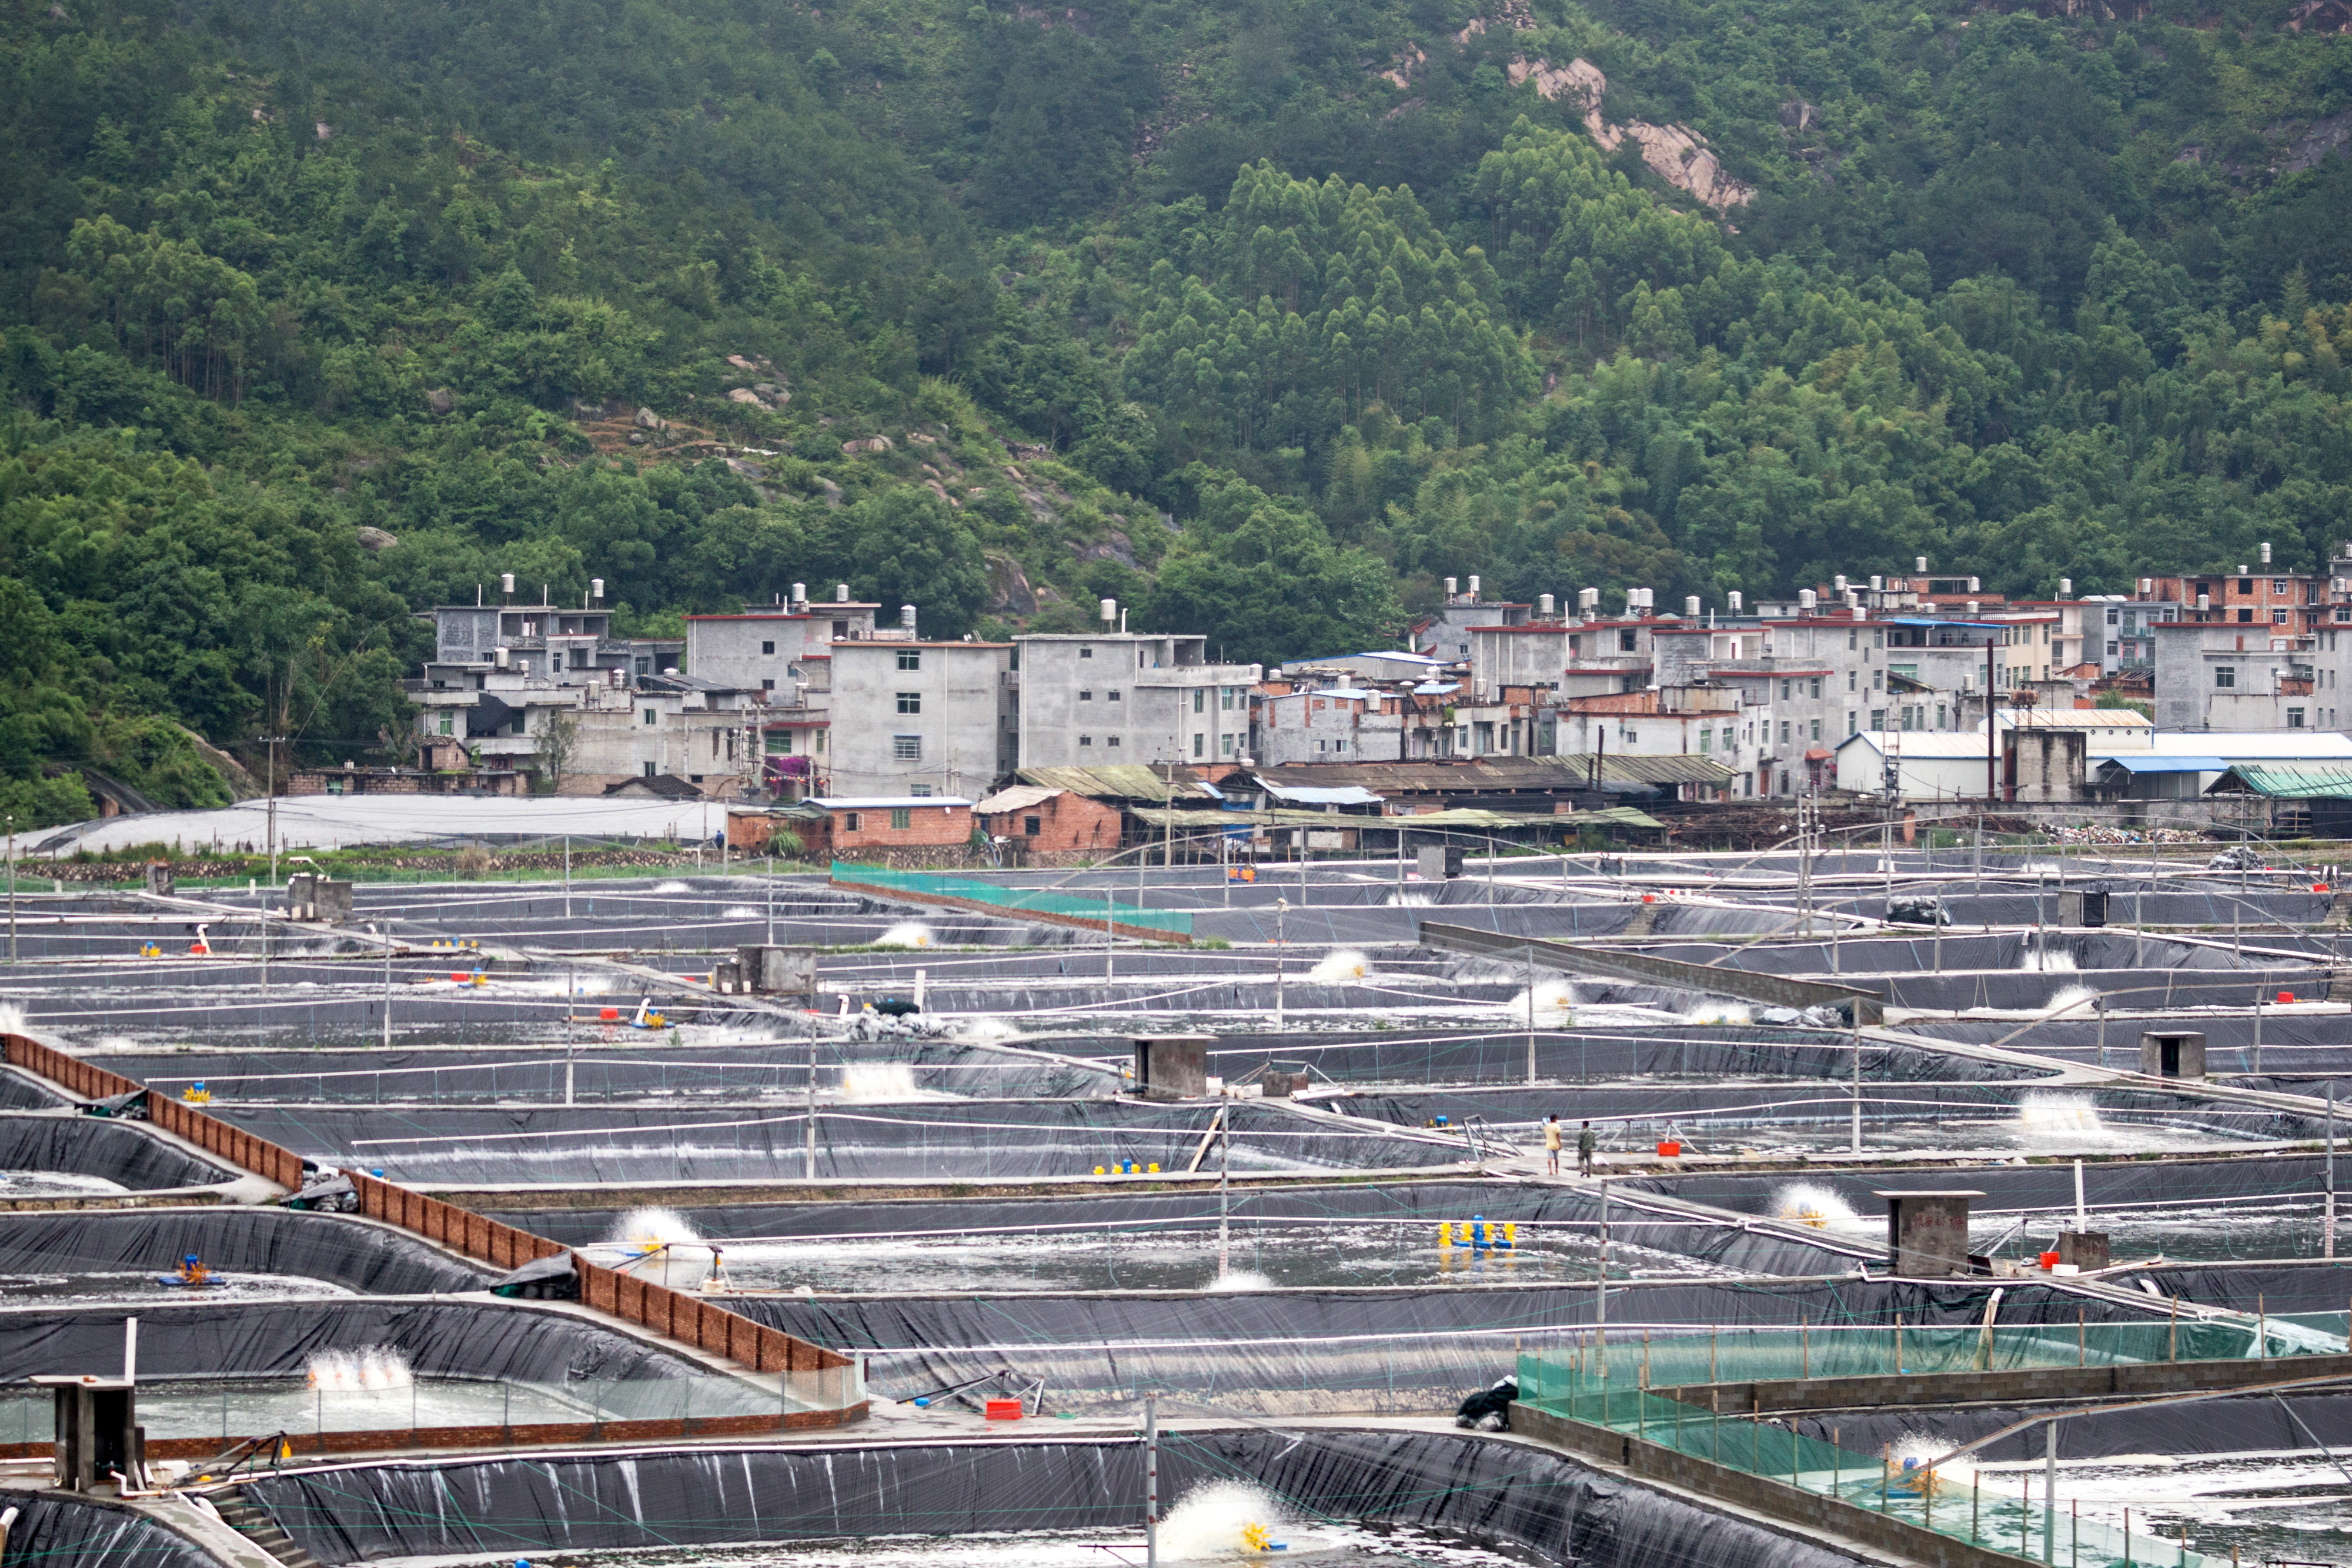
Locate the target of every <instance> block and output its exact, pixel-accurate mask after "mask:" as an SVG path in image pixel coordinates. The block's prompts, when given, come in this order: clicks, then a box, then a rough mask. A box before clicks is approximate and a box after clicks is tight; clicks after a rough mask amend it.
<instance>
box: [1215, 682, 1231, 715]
mask: <svg viewBox="0 0 2352 1568" xmlns="http://www.w3.org/2000/svg"><path fill="white" fill-rule="evenodd" d="M1217 706H1219V707H1221V708H1223V709H1224V711H1225V712H1227V713H1231V712H1233V711H1234V688H1233V687H1231V686H1219V687H1218V688H1217Z"/></svg>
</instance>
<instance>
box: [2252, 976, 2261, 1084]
mask: <svg viewBox="0 0 2352 1568" xmlns="http://www.w3.org/2000/svg"><path fill="white" fill-rule="evenodd" d="M2262 1075H2263V994H2262V992H2260V991H2256V992H2255V993H2254V1076H2255V1077H2257V1078H2260V1077H2261V1076H2262Z"/></svg>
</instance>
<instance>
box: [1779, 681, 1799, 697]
mask: <svg viewBox="0 0 2352 1568" xmlns="http://www.w3.org/2000/svg"><path fill="white" fill-rule="evenodd" d="M1792 685H1796V683H1795V682H1794V681H1782V682H1781V683H1780V700H1781V701H1782V702H1787V701H1788V700H1789V688H1790V686H1792Z"/></svg>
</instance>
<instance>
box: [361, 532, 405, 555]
mask: <svg viewBox="0 0 2352 1568" xmlns="http://www.w3.org/2000/svg"><path fill="white" fill-rule="evenodd" d="M399 542H400V540H399V538H397V537H396V536H394V535H392V534H388V533H385V532H384V531H383V529H382V528H362V529H360V549H363V550H365V551H367V552H368V553H369V554H370V555H373V554H375V552H376V551H378V550H387V549H391V548H392V547H393V546H394V545H396V544H398V543H399Z"/></svg>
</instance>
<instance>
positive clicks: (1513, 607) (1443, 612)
mask: <svg viewBox="0 0 2352 1568" xmlns="http://www.w3.org/2000/svg"><path fill="white" fill-rule="evenodd" d="M1457 581H1459V579H1456V578H1451V577H1449V578H1447V579H1446V580H1445V602H1444V605H1442V606H1441V607H1440V608H1439V609H1437V610H1436V611H1434V612H1432V613H1430V614H1428V615H1424V616H1423V617H1422V618H1421V619H1420V620H1418V621H1416V622H1413V623H1412V632H1411V633H1410V635H1411V640H1412V647H1413V651H1414V652H1416V653H1426V654H1428V655H1429V656H1430V657H1432V658H1433V659H1435V660H1437V661H1438V663H1440V664H1454V663H1456V662H1457V661H1460V660H1463V659H1466V658H1468V657H1470V633H1471V632H1474V631H1475V630H1476V629H1477V628H1479V627H1482V626H1524V625H1526V624H1528V622H1529V621H1530V620H1531V619H1533V617H1532V616H1531V614H1530V613H1529V612H1530V610H1531V608H1532V607H1531V606H1528V605H1525V604H1517V603H1513V602H1510V601H1499V600H1493V599H1484V598H1481V597H1480V596H1479V593H1478V580H1477V579H1476V578H1475V577H1473V578H1471V580H1470V591H1469V592H1467V593H1459V592H1456V591H1455V590H1454V585H1455V583H1456V582H1457ZM1545 597H1546V599H1547V600H1549V595H1546V596H1545ZM1543 618H1544V619H1546V620H1549V619H1550V618H1551V606H1550V604H1549V602H1547V603H1546V604H1545V605H1544V606H1543Z"/></svg>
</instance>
